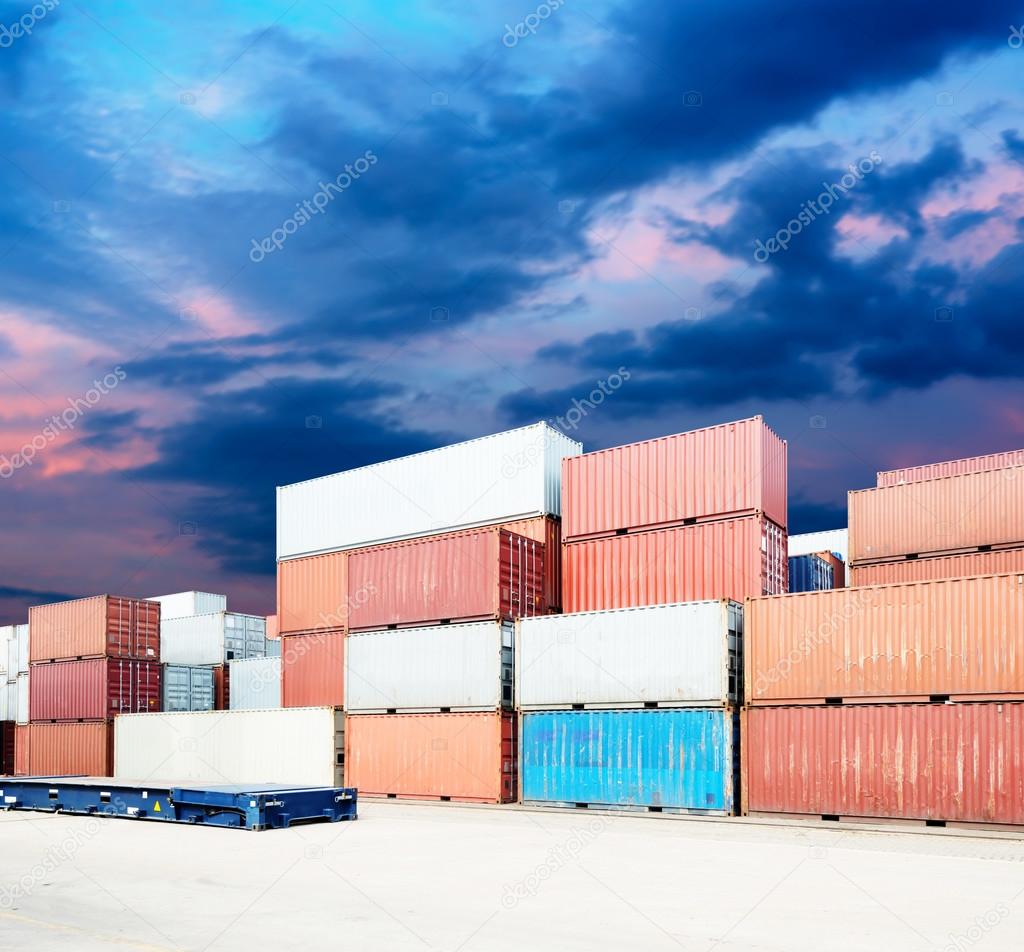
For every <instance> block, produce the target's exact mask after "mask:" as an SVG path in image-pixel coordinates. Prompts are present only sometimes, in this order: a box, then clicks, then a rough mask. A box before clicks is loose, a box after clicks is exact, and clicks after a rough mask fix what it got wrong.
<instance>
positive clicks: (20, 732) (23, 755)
mask: <svg viewBox="0 0 1024 952" xmlns="http://www.w3.org/2000/svg"><path fill="white" fill-rule="evenodd" d="M28 744H29V725H28V724H18V725H17V726H16V727H15V728H14V773H15V776H18V777H27V776H28V773H29V767H30V766H31V764H30V763H29V755H28V750H29V747H28Z"/></svg>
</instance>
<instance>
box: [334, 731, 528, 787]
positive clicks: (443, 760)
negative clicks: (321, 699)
mask: <svg viewBox="0 0 1024 952" xmlns="http://www.w3.org/2000/svg"><path fill="white" fill-rule="evenodd" d="M345 733H346V736H345V743H346V754H345V768H346V773H345V777H346V783H347V784H348V785H349V786H351V787H357V788H358V789H359V795H360V796H361V797H385V796H387V797H407V798H411V799H426V800H458V801H468V802H479V803H506V802H511V801H512V800H514V799H515V798H516V790H517V787H518V778H517V774H516V747H517V742H516V718H515V716H514V715H513V714H501V713H493V712H492V713H471V712H460V713H452V714H357V715H353V716H351V717H349V718H348V719H347V720H346V722H345Z"/></svg>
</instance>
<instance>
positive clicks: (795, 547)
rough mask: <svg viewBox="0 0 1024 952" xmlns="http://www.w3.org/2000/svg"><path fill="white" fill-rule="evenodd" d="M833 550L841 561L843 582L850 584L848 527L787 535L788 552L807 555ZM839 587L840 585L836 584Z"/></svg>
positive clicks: (792, 554)
mask: <svg viewBox="0 0 1024 952" xmlns="http://www.w3.org/2000/svg"><path fill="white" fill-rule="evenodd" d="M822 552H834V553H836V555H838V557H839V559H840V560H841V561H842V563H843V569H844V574H845V582H846V584H847V585H849V584H850V566H849V562H850V532H849V530H848V529H829V530H827V531H825V532H802V533H800V534H798V535H791V536H790V537H789V554H790V556H791V557H792V556H794V555H808V554H810V553H816V554H818V555H820V554H821V553H822ZM836 587H837V588H839V587H840V586H838V585H837V586H836Z"/></svg>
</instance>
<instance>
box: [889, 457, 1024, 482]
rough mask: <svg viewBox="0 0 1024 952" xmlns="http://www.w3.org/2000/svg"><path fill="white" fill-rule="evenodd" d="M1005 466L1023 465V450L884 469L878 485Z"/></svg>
mask: <svg viewBox="0 0 1024 952" xmlns="http://www.w3.org/2000/svg"><path fill="white" fill-rule="evenodd" d="M1007 466H1024V450H1010V451H1009V452H1006V453H989V454H988V455H987V456H970V457H968V458H967V459H954V460H949V461H947V462H942V463H926V464H925V465H923V466H907V467H904V468H903V469H889V470H884V471H882V472H880V473H879V474H878V485H879V486H896V485H898V484H899V483H916V482H918V481H920V480H922V479H938V478H939V477H940V476H963V475H964V474H965V473H984V472H987V471H988V470H993V469H1005V468H1006V467H1007Z"/></svg>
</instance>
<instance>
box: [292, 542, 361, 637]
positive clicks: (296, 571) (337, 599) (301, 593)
mask: <svg viewBox="0 0 1024 952" xmlns="http://www.w3.org/2000/svg"><path fill="white" fill-rule="evenodd" d="M347 624H348V553H347V552H330V553H328V554H327V555H312V556H309V557H307V558H303V559H290V560H289V561H287V562H278V564H277V627H278V630H279V631H280V632H281V633H282V634H288V633H290V632H302V631H332V630H334V629H336V628H344V627H345V626H346V625H347Z"/></svg>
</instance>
